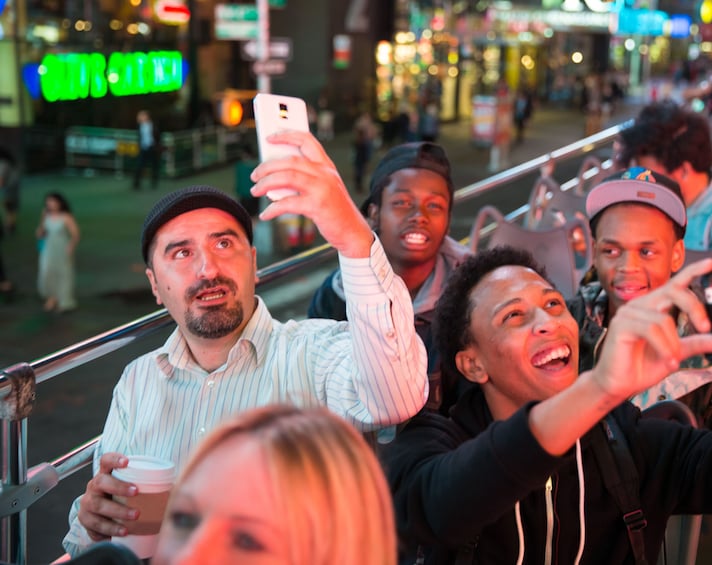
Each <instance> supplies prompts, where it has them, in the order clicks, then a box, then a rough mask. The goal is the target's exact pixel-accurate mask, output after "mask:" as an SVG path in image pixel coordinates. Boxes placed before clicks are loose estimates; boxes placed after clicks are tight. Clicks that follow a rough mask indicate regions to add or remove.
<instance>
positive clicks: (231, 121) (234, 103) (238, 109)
mask: <svg viewBox="0 0 712 565" xmlns="http://www.w3.org/2000/svg"><path fill="white" fill-rule="evenodd" d="M221 106H222V107H221V109H220V110H221V111H220V122H221V123H222V125H224V126H229V127H235V126H236V125H239V123H240V122H241V121H242V115H243V114H244V111H243V109H242V102H240V101H239V100H238V99H237V98H232V97H226V98H224V99H223V101H222V104H221Z"/></svg>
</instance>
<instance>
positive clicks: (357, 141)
mask: <svg viewBox="0 0 712 565" xmlns="http://www.w3.org/2000/svg"><path fill="white" fill-rule="evenodd" d="M353 131H354V140H353V143H354V184H355V189H356V192H363V181H364V177H365V176H366V169H367V168H368V163H369V161H370V160H371V155H372V154H373V142H374V140H375V139H376V125H375V124H374V123H373V119H372V118H371V114H370V113H369V112H368V110H363V111H362V112H361V115H360V116H359V117H358V118H356V122H355V123H354V130H353Z"/></svg>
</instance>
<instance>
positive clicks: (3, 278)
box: [0, 232, 14, 298]
mask: <svg viewBox="0 0 712 565" xmlns="http://www.w3.org/2000/svg"><path fill="white" fill-rule="evenodd" d="M2 238H3V236H2V232H0V243H1V242H2ZM13 290H14V286H13V284H12V281H10V279H8V278H7V275H6V274H5V263H4V262H3V258H2V247H0V297H2V298H6V297H8V296H10V295H11V294H12V291H13Z"/></svg>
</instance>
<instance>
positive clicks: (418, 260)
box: [309, 141, 469, 414]
mask: <svg viewBox="0 0 712 565" xmlns="http://www.w3.org/2000/svg"><path fill="white" fill-rule="evenodd" d="M453 192H454V187H453V182H452V178H451V174H450V162H449V161H448V158H447V155H446V154H445V150H444V149H443V148H442V147H441V146H440V145H437V144H435V143H431V142H427V141H426V142H414V143H405V144H402V145H397V146H395V147H393V148H392V149H390V150H389V151H388V153H386V154H385V155H384V157H383V158H382V159H381V161H380V162H379V163H378V165H377V166H376V168H375V170H374V171H373V175H371V184H370V191H369V196H368V198H367V199H366V201H365V202H364V203H363V204H362V205H361V212H362V213H363V214H364V215H365V216H366V217H367V218H368V221H369V223H370V224H371V227H372V228H373V230H374V231H375V232H376V233H377V234H378V237H379V238H380V240H381V243H382V244H383V248H384V249H385V251H386V255H387V256H388V260H389V261H390V263H391V265H393V270H394V271H395V273H396V274H397V275H398V276H399V277H401V278H402V279H403V281H404V282H405V284H406V286H407V287H408V290H409V291H410V295H411V296H412V297H413V310H414V313H415V328H416V330H417V332H418V335H420V337H421V339H422V340H423V343H425V348H426V349H427V351H428V380H429V381H430V396H429V397H428V402H427V403H426V407H425V408H426V409H427V410H430V411H439V412H441V413H443V414H447V410H448V408H449V407H450V406H451V405H452V403H453V402H454V400H455V397H456V396H457V394H458V390H459V388H460V387H461V386H462V385H465V383H464V382H463V381H462V380H461V379H459V378H458V376H457V375H450V374H443V372H442V370H441V366H440V360H439V355H438V351H437V348H436V347H435V344H434V343H433V339H432V335H431V329H430V326H431V323H430V322H431V320H432V317H433V310H434V309H435V302H436V301H437V299H438V297H439V296H440V292H441V290H442V287H443V285H444V284H445V282H446V281H447V279H448V277H449V275H450V273H451V272H452V271H453V269H455V267H456V266H457V265H458V264H459V263H460V262H461V261H462V260H463V259H464V257H465V256H466V255H468V254H469V249H468V248H467V247H465V246H464V245H461V244H460V243H458V242H457V241H455V240H454V239H452V238H451V237H449V236H448V235H447V234H448V231H449V228H450V218H451V216H452V207H453ZM344 298H345V294H344V288H343V283H342V277H341V271H340V270H339V269H337V270H336V271H334V272H333V273H331V275H329V277H327V279H326V280H325V281H324V283H323V284H322V285H321V287H320V288H319V289H318V290H317V291H316V293H315V294H314V296H313V297H312V301H311V304H310V306H309V317H311V318H333V319H335V320H346V318H347V317H346V302H345V300H344Z"/></svg>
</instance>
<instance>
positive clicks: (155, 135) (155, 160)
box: [133, 110, 161, 190]
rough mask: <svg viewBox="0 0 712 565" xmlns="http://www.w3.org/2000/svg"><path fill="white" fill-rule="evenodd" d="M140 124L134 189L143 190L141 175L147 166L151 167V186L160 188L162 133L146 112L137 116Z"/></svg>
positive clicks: (142, 111) (141, 112)
mask: <svg viewBox="0 0 712 565" xmlns="http://www.w3.org/2000/svg"><path fill="white" fill-rule="evenodd" d="M136 122H137V123H138V160H137V162H136V172H135V173H134V181H133V188H134V190H139V189H140V188H141V175H142V174H143V169H144V168H145V167H146V165H150V166H151V183H152V184H151V186H152V187H153V188H156V187H157V186H158V175H159V174H160V170H161V132H160V130H159V129H158V126H157V125H156V124H155V122H154V121H153V120H152V119H151V115H150V114H149V113H148V112H147V111H146V110H141V111H140V112H139V113H138V114H136Z"/></svg>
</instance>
